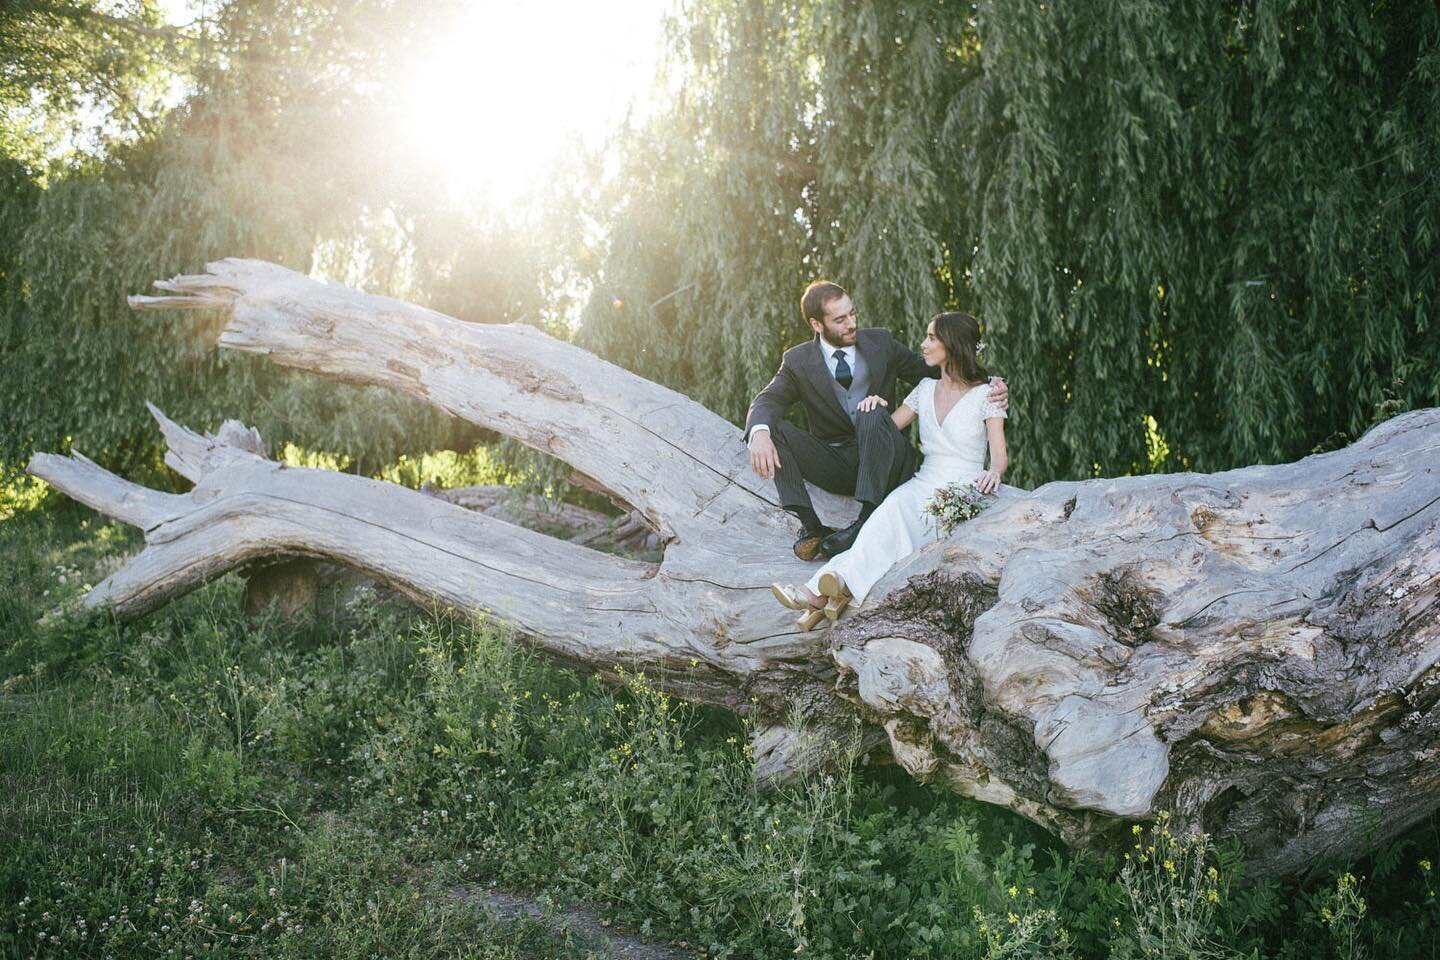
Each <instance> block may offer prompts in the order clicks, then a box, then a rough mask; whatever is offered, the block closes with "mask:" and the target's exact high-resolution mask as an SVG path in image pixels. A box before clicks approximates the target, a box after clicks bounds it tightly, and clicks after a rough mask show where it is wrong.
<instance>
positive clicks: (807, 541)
mask: <svg viewBox="0 0 1440 960" xmlns="http://www.w3.org/2000/svg"><path fill="white" fill-rule="evenodd" d="M834 532H835V531H834V530H831V529H830V528H829V527H817V528H815V529H813V530H801V531H800V539H799V540H796V541H795V556H797V557H799V558H800V559H801V560H825V559H828V554H822V552H821V549H820V543H821V541H823V540H824V539H825V538H826V537H828V536H830V535H831V534H832V533H834Z"/></svg>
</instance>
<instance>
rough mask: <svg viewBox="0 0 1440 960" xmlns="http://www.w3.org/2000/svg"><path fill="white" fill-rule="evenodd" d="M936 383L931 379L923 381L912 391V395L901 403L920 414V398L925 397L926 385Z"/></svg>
mask: <svg viewBox="0 0 1440 960" xmlns="http://www.w3.org/2000/svg"><path fill="white" fill-rule="evenodd" d="M934 382H935V381H934V380H930V379H925V380H921V381H920V382H919V383H917V384H915V389H914V390H911V391H910V395H909V396H907V397H906V398H905V399H904V400H902V401H900V402H901V403H903V404H905V406H907V407H909V408H910V409H911V410H914V411H915V412H916V413H917V414H918V413H919V412H920V398H921V397H922V396H923V395H924V392H923V391H924V388H925V384H927V383H934Z"/></svg>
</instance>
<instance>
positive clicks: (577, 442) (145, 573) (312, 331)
mask: <svg viewBox="0 0 1440 960" xmlns="http://www.w3.org/2000/svg"><path fill="white" fill-rule="evenodd" d="M210 271H211V272H210V274H208V275H206V276H197V277H179V278H176V279H175V280H172V281H168V282H166V283H162V284H160V285H159V286H161V287H162V288H164V289H167V290H169V291H172V292H173V293H175V294H176V295H175V296H168V297H154V298H150V297H136V298H132V303H133V304H134V305H135V306H137V307H141V308H151V309H156V308H158V309H163V308H180V307H184V308H201V309H217V310H221V311H225V312H227V313H228V322H227V324H226V326H225V329H224V332H223V333H222V334H221V337H220V344H221V345H222V346H227V347H231V348H233V349H238V350H245V351H250V352H260V353H265V354H267V355H268V356H269V357H270V359H272V360H274V361H275V362H277V363H282V364H286V365H289V366H295V367H300V368H303V369H307V370H310V371H312V372H315V373H320V374H323V375H326V376H331V377H334V378H337V379H342V380H346V381H349V382H352V383H371V384H381V385H384V386H387V387H390V388H392V389H395V390H398V391H400V392H402V393H406V394H409V395H412V396H416V397H420V398H422V399H424V400H427V401H428V402H431V403H433V404H435V405H437V406H438V407H440V408H442V409H444V410H447V411H449V412H450V413H453V414H455V415H457V416H461V417H464V418H466V419H468V420H471V421H473V422H474V423H477V424H480V425H482V426H485V427H487V428H490V429H493V430H497V431H499V432H502V433H505V434H508V435H510V436H514V437H517V438H519V439H520V440H522V441H524V442H526V443H528V444H530V445H531V446H534V447H537V448H539V449H542V450H546V451H548V452H550V453H552V454H555V455H556V456H559V457H561V458H563V459H564V460H566V461H567V462H569V463H570V464H572V465H573V466H574V467H575V468H576V469H577V470H579V471H580V472H581V473H582V474H583V475H584V476H585V477H587V478H589V482H591V483H593V484H594V485H596V486H598V487H601V488H603V489H605V490H607V491H609V492H610V494H611V495H612V496H613V497H614V498H615V500H616V501H617V502H618V503H620V504H623V505H625V506H627V507H633V508H634V509H635V510H637V511H638V512H639V514H640V515H641V516H643V517H644V519H645V522H646V523H648V524H649V525H650V527H651V528H652V529H653V530H654V531H655V532H656V533H658V534H659V535H660V536H661V537H662V538H663V539H664V541H665V543H666V549H665V553H664V558H663V561H662V562H661V563H659V564H647V563H639V562H636V561H632V560H626V559H622V558H619V557H615V556H610V555H606V554H601V553H598V552H596V551H593V550H589V549H586V548H585V547H583V546H579V545H577V544H573V543H566V542H564V541H560V540H556V539H553V538H549V537H546V536H543V535H541V534H538V533H534V532H532V531H528V530H524V529H522V528H520V527H517V526H513V525H511V524H507V523H505V522H502V521H500V520H497V519H495V518H493V517H488V516H484V515H481V514H476V513H472V512H470V511H466V510H464V509H461V508H460V507H458V506H455V505H452V504H449V503H446V502H444V501H441V500H439V499H437V498H434V497H430V496H426V495H424V494H420V493H415V492H412V491H409V490H404V489H401V488H398V487H395V486H392V485H389V484H385V483H380V482H377V481H373V480H367V479H364V478H359V477H354V476H348V475H343V474H337V473H327V472H323V471H314V470H306V469H293V468H286V467H284V466H282V465H279V464H276V463H273V462H271V461H268V460H266V459H264V458H263V457H262V456H260V455H259V454H257V453H255V452H252V451H250V450H246V449H243V448H242V446H237V445H235V444H233V443H229V442H222V441H220V440H208V439H206V438H203V437H200V436H198V435H196V434H193V433H190V432H189V431H186V430H184V429H182V428H180V427H178V426H176V425H175V424H173V423H170V422H169V421H167V420H165V419H164V418H163V417H162V416H160V415H159V413H158V411H157V412H156V415H157V418H158V419H159V420H160V423H161V427H162V429H163V430H164V431H165V434H166V438H167V440H168V442H169V444H170V453H169V455H168V456H167V458H166V460H167V463H169V464H171V466H173V467H174V468H175V469H177V470H179V471H180V472H181V473H183V474H184V475H185V476H187V477H189V478H190V479H191V480H193V481H194V482H195V488H194V489H193V490H192V491H190V492H189V493H186V494H179V495H177V494H166V493H160V492H156V491H153V490H148V489H145V488H142V487H138V486H135V485H133V484H129V483H127V482H126V481H124V480H121V479H119V478H117V477H114V476H112V475H110V474H108V473H106V472H104V471H103V470H101V469H100V468H98V467H96V466H95V465H94V464H92V463H90V462H89V461H87V460H85V459H84V458H83V457H80V456H78V455H76V456H74V457H71V458H62V457H56V456H51V455H46V454H40V455H37V456H36V457H35V459H34V460H33V461H32V462H31V465H30V470H31V472H32V473H34V474H35V475H37V476H40V477H43V478H44V479H46V480H48V481H49V482H51V483H52V484H54V485H56V486H57V487H59V488H60V489H61V490H63V491H64V492H66V493H68V494H69V495H71V496H72V497H75V498H76V499H79V500H82V501H83V502H85V503H88V504H90V505H91V506H93V507H95V508H96V509H98V510H101V511H103V512H105V513H107V514H109V515H111V516H114V517H117V518H119V519H122V520H125V521H127V522H130V523H133V524H135V525H137V526H139V527H141V528H142V529H143V530H144V531H145V536H146V547H145V549H144V550H143V551H142V552H141V553H140V554H139V555H138V556H137V557H135V558H134V559H133V560H132V561H131V562H130V564H129V565H127V566H126V567H125V568H123V569H121V570H120V571H118V572H117V573H116V574H114V575H113V576H112V577H110V578H109V579H107V580H106V581H105V582H104V583H102V584H100V585H99V586H98V587H96V588H95V590H94V591H93V592H92V593H91V594H90V595H89V596H88V597H87V602H88V603H90V604H92V605H110V606H112V607H113V608H114V610H115V612H116V614H117V615H120V616H134V615H137V614H140V613H143V612H144V611H146V610H149V609H151V608H153V607H155V606H156V605H158V604H161V603H164V602H165V601H166V600H168V599H170V598H172V597H174V596H176V595H178V594H179V593H182V592H184V591H186V590H190V589H193V588H194V587H197V586H199V585H200V584H201V583H204V582H205V581H206V580H209V579H211V578H213V577H215V576H218V575H220V574H221V573H223V572H225V571H226V570H229V569H231V568H232V567H234V566H236V565H237V564H239V563H242V562H244V561H247V560H250V559H252V558H255V557H261V556H273V555H277V554H280V555H301V556H312V557H323V558H328V559H331V560H336V561H339V562H343V563H346V564H349V565H351V566H355V567H358V568H361V569H364V570H366V571H368V572H370V573H372V574H374V575H375V576H378V577H381V578H383V579H385V580H387V581H389V582H390V583H392V584H394V585H395V586H396V587H397V588H399V589H400V590H402V591H403V592H405V593H407V594H408V595H410V596H413V597H415V598H417V599H423V600H426V601H432V602H433V601H438V602H441V603H444V604H448V605H453V606H456V607H464V608H471V609H476V610H488V611H493V612H494V613H495V614H496V615H497V616H499V617H501V618H503V619H504V620H505V621H507V622H508V623H510V624H512V625H513V626H514V627H515V629H516V630H517V631H518V632H519V633H520V634H521V635H522V636H523V637H524V638H525V639H526V642H528V643H530V644H532V645H533V646H534V647H535V648H537V649H539V650H542V651H545V652H546V653H548V654H550V655H552V656H554V657H556V658H558V659H560V660H563V661H566V662H570V663H575V664H580V665H583V666H585V667H587V668H589V669H592V670H598V671H602V672H607V671H613V670H614V669H615V668H617V667H625V668H638V669H645V670H646V671H647V674H648V676H649V677H651V678H652V679H653V680H654V681H655V682H657V683H659V684H660V685H662V686H664V687H665V688H667V689H669V690H672V691H674V692H676V693H678V694H680V695H682V696H685V697H689V698H691V699H694V700H698V701H703V702H705V703H710V704H715V705H719V706H722V707H727V708H730V709H733V710H736V711H739V712H742V713H746V714H749V715H753V716H755V717H756V718H757V720H758V721H759V725H758V730H759V732H758V733H757V735H756V741H755V748H756V754H757V771H758V772H759V773H760V774H761V775H764V776H781V775H784V774H786V773H791V772H793V771H794V770H796V769H797V768H799V767H802V766H804V765H807V764H811V763H815V762H821V761H823V759H824V757H825V754H826V744H827V743H828V741H829V739H830V738H831V736H832V734H834V733H835V732H836V731H843V730H845V729H848V728H850V727H851V726H852V725H853V722H854V721H855V720H856V719H858V720H859V721H860V722H861V723H862V725H863V729H864V730H865V731H867V734H866V736H867V737H869V738H870V740H869V741H868V742H870V743H874V744H877V745H883V746H884V747H885V748H886V749H888V752H889V753H890V754H891V755H892V756H893V757H894V758H895V759H896V760H897V761H898V762H899V763H901V764H902V765H903V766H904V767H905V768H906V769H907V770H908V771H910V772H911V773H912V774H913V775H915V776H917V777H921V778H932V779H935V780H938V781H941V782H944V783H945V784H947V785H949V786H950V787H951V788H953V789H955V790H957V791H959V792H960V793H963V794H967V795H970V796H975V797H978V798H980V799H982V800H986V801H988V802H991V803H995V804H999V805H1001V806H1005V807H1008V808H1010V809H1013V810H1017V811H1019V812H1020V813H1022V814H1024V815H1025V816H1027V817H1030V818H1031V819H1033V820H1036V821H1038V822H1040V823H1043V824H1046V825H1047V826H1049V827H1051V828H1053V829H1054V830H1056V831H1057V832H1058V833H1060V835H1061V836H1063V837H1064V838H1065V839H1066V840H1067V841H1069V842H1071V843H1075V844H1086V845H1103V844H1106V843H1109V842H1112V841H1113V840H1114V839H1115V837H1116V836H1117V835H1118V834H1119V833H1121V832H1122V831H1123V828H1124V826H1125V825H1126V824H1127V823H1129V822H1132V821H1134V820H1140V819H1146V818H1149V817H1151V816H1153V815H1154V814H1155V813H1156V812H1157V811H1158V810H1161V809H1168V810H1171V811H1172V812H1174V814H1175V815H1176V817H1177V820H1178V822H1179V823H1180V824H1181V825H1183V826H1185V827H1193V828H1197V829H1203V830H1205V831H1207V832H1210V833H1212V834H1215V835H1217V836H1219V837H1222V838H1223V837H1239V838H1241V839H1242V840H1243V841H1244V842H1245V843H1246V845H1247V848H1248V850H1249V852H1250V856H1251V858H1252V861H1253V864H1254V866H1255V868H1257V869H1259V870H1261V871H1265V872H1272V873H1280V872H1295V871H1299V870H1303V869H1305V868H1306V867H1307V866H1309V865H1311V864H1313V863H1314V862H1316V861H1317V859H1322V858H1327V857H1330V856H1335V857H1349V856H1354V855H1356V854H1358V853H1361V852H1363V851H1365V850H1366V849H1368V848H1370V847H1372V846H1373V845H1375V844H1377V843H1380V842H1382V841H1384V840H1385V839H1386V838H1387V837H1390V836H1393V835H1394V834H1396V833H1397V832H1399V831H1401V830H1403V829H1404V828H1405V827H1407V826H1408V825H1410V824H1412V823H1414V822H1415V821H1416V820H1417V819H1419V818H1420V817H1423V816H1424V815H1426V814H1427V813H1429V812H1430V811H1432V810H1433V809H1434V808H1435V807H1436V805H1437V803H1440V791H1437V789H1436V788H1437V786H1440V782H1437V781H1440V765H1437V764H1436V763H1435V762H1434V761H1435V759H1436V755H1437V747H1440V733H1437V729H1440V709H1437V706H1436V704H1437V700H1440V671H1437V668H1436V666H1435V664H1436V658H1437V654H1440V627H1437V619H1440V618H1437V617H1436V590H1437V583H1440V580H1437V573H1440V544H1437V541H1440V537H1437V532H1440V531H1437V523H1440V476H1437V474H1436V463H1437V451H1440V411H1437V410H1425V411H1417V412H1415V413H1410V414H1406V415H1404V416H1401V417H1397V418H1395V419H1394V420H1391V421H1389V422H1388V423H1385V424H1383V425H1381V426H1379V427H1377V428H1376V429H1374V430H1372V431H1371V432H1370V433H1369V434H1367V435H1366V436H1365V437H1364V438H1363V439H1362V440H1360V441H1359V442H1357V443H1355V444H1354V445H1352V446H1350V447H1349V448H1347V449H1344V450H1341V451H1337V452H1335V453H1331V454H1326V455H1323V456H1314V457H1309V458H1306V459H1305V460H1302V461H1300V462H1298V463H1294V464H1287V465H1279V466H1263V467H1250V468H1246V469H1243V470H1235V471H1230V472H1228V473H1221V474H1215V475H1210V476H1201V475H1195V474H1172V475H1165V476H1151V477H1130V478H1123V479H1118V480H1092V481H1087V482H1083V483H1070V482H1065V483H1052V484H1048V485H1046V486H1044V487H1042V488H1040V489H1039V490H1036V491H1034V492H1033V493H1028V494H1027V493H1023V492H1020V491H1014V490H1009V489H1007V490H1005V491H1004V493H1003V495H1002V497H1001V498H1000V503H999V504H998V505H997V506H996V507H994V508H992V509H991V510H989V511H987V512H986V513H985V514H984V515H982V516H981V517H980V518H978V519H977V520H974V521H971V522H969V523H967V524H965V525H964V526H963V527H962V528H961V529H960V530H958V531H957V532H956V533H955V534H954V535H952V536H951V537H950V538H949V539H948V540H946V541H944V542H942V543H939V544H936V545H934V546H932V547H931V548H928V549H926V550H922V551H920V552H919V553H917V554H915V555H914V556H912V557H910V558H909V559H907V560H906V561H905V562H903V563H902V564H900V565H899V566H898V567H897V568H896V569H895V570H892V571H891V572H890V574H889V575H887V577H886V578H885V580H883V581H882V582H881V583H880V584H879V585H878V586H877V588H876V590H875V591H874V594H873V595H872V599H871V600H870V601H869V602H868V603H867V604H866V605H865V607H864V608H863V609H861V610H859V611H857V612H856V613H855V614H854V615H851V616H847V618H846V619H844V620H842V621H841V623H840V624H839V625H837V627H836V628H834V629H833V630H830V631H824V630H820V631H816V632H814V633H803V632H800V631H798V630H797V629H796V627H795V626H794V625H793V617H794V615H793V614H792V613H790V612H788V611H785V610H783V609H781V608H780V607H779V606H777V605H776V604H775V603H774V601H773V600H772V599H771V597H770V595H769V591H768V584H769V583H770V582H771V581H772V580H788V581H799V580H802V579H804V578H805V577H806V576H807V575H808V573H809V572H810V570H812V569H813V567H811V566H810V565H807V564H802V563H800V562H799V561H796V560H794V559H793V558H792V557H791V556H790V554H789V543H790V540H791V538H792V536H793V529H792V525H791V522H790V521H789V519H788V517H786V515H784V514H783V513H782V512H780V511H779V510H778V509H776V508H775V503H774V497H773V493H772V491H771V489H769V484H765V483H762V482H761V481H759V480H758V479H757V478H755V476H754V475H753V474H752V473H751V471H750V470H749V468H748V461H747V458H746V455H745V450H744V448H743V446H742V445H741V443H740V438H739V431H738V430H736V428H735V427H734V426H732V425H731V424H729V423H727V422H725V421H724V420H722V419H720V418H719V417H717V416H715V415H714V414H712V413H710V412H709V411H707V410H705V409H704V408H703V407H700V406H699V405H698V404H695V403H693V402H692V401H690V400H687V399H686V398H684V397H682V396H680V395H678V394H675V393H673V392H671V391H669V390H666V389H664V388H662V387H659V386H657V385H655V384H653V383H650V382H648V381H645V380H643V379H641V378H638V377H635V376H633V375H632V374H629V373H627V372H625V371H623V370H620V369H617V368H615V367H613V366H610V365H608V364H606V363H604V362H603V361H600V360H598V359H597V358H595V357H593V356H591V355H590V354H588V353H585V352H584V351H582V350H579V349H578V348H576V347H573V346H571V345H568V344H565V343H562V342H559V341H556V340H553V339H551V338H549V337H546V336H545V335H543V334H541V333H539V332H538V331H536V330H533V329H531V328H529V327H523V326H520V327H517V326H498V325H497V326H485V325H470V324H463V323H459V322H457V321H454V320H451V319H449V318H446V317H443V316H441V315H439V314H436V313H433V312H431V311H428V310H423V309H420V308H418V307H414V306H411V305H408V304H405V303H401V302H397V301H394V300H388V299H384V298H380V297H371V296H365V295H362V294H359V293H356V292H354V291H351V290H347V289H345V288H344V287H340V286H336V285H327V284H321V283H319V282H317V281H314V280H311V279H308V278H306V277H303V276H300V275H298V274H295V273H292V272H290V271H287V270H284V269H282V268H279V267H275V266H273V265H270V264H264V263H257V262H253V261H236V260H227V261H222V262H220V263H217V264H212V265H211V267H210ZM1020 402H1021V403H1023V397H1021V398H1020ZM1017 453H1018V455H1020V456H1023V455H1024V451H1023V449H1022V450H1019V451H1017ZM819 501H820V505H821V510H822V513H828V514H829V515H830V516H831V518H832V519H839V518H841V517H842V516H843V512H844V511H845V510H846V509H847V507H849V506H850V505H847V504H845V503H843V502H841V501H838V500H836V499H834V498H825V497H820V498H819ZM797 718H798V723H799V724H800V725H801V726H803V728H804V729H805V732H804V733H801V732H800V731H799V730H797V729H796V728H795V725H796V723H797Z"/></svg>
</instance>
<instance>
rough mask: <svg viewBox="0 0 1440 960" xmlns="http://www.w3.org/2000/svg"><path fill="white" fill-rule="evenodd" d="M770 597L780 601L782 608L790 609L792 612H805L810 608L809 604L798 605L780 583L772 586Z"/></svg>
mask: <svg viewBox="0 0 1440 960" xmlns="http://www.w3.org/2000/svg"><path fill="white" fill-rule="evenodd" d="M770 595H771V596H773V597H774V598H775V599H776V600H777V601H779V603H780V606H782V607H789V608H790V609H791V610H804V609H805V608H806V607H808V606H810V605H809V604H808V603H807V604H799V603H796V602H795V601H794V599H793V598H792V597H791V596H790V595H789V594H788V593H786V592H785V588H784V587H782V586H781V585H780V584H778V583H772V584H770Z"/></svg>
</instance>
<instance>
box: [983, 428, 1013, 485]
mask: <svg viewBox="0 0 1440 960" xmlns="http://www.w3.org/2000/svg"><path fill="white" fill-rule="evenodd" d="M985 435H986V437H987V438H988V439H989V441H990V469H988V470H986V471H984V472H983V473H981V474H980V476H978V477H976V478H975V488H976V489H977V490H979V491H980V492H981V493H994V492H995V491H996V490H997V489H998V488H999V486H1000V478H1001V477H1002V476H1003V475H1004V473H1005V468H1006V467H1008V466H1010V456H1009V453H1008V452H1007V451H1006V449H1005V418H1004V417H990V418H988V419H987V420H986V421H985Z"/></svg>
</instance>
